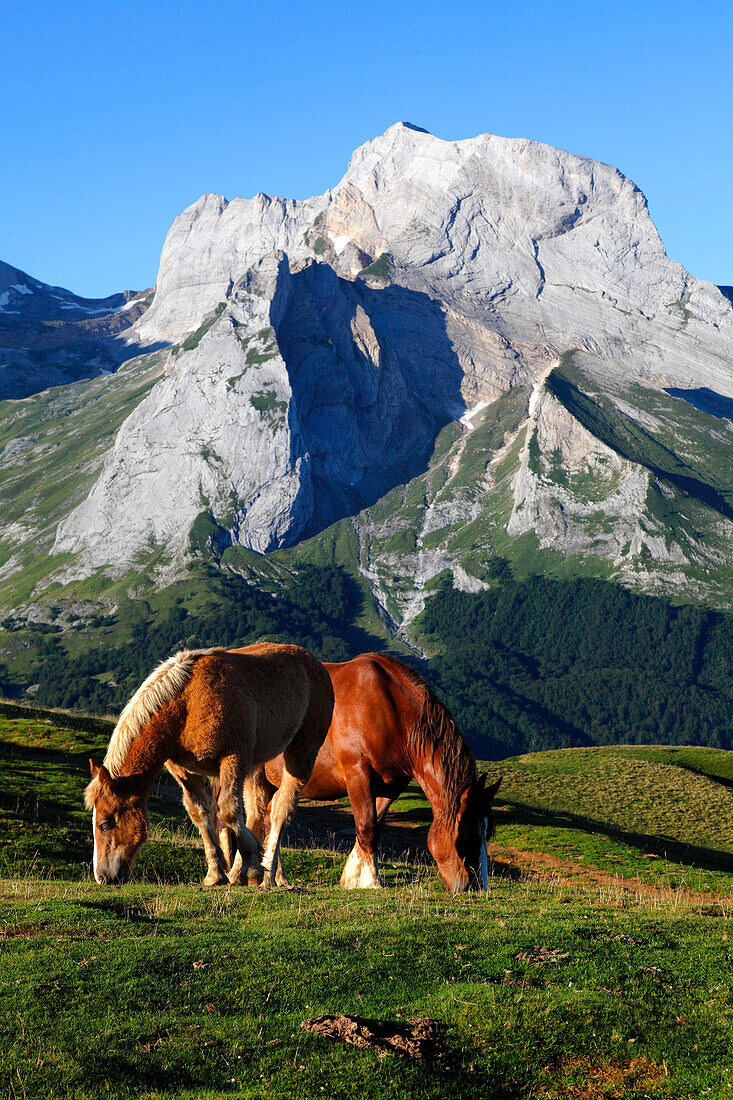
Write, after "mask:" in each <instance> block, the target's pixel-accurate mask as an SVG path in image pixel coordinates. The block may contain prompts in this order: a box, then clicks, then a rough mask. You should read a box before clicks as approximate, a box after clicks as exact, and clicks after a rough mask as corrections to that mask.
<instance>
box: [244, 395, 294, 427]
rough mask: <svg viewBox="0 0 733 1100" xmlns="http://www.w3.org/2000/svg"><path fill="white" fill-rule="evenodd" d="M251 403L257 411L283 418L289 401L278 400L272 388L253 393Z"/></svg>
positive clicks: (277, 418)
mask: <svg viewBox="0 0 733 1100" xmlns="http://www.w3.org/2000/svg"><path fill="white" fill-rule="evenodd" d="M249 403H250V405H251V406H252V408H253V409H256V410H257V412H259V413H262V414H263V415H264V416H267V417H271V418H273V419H275V420H282V419H283V417H284V416H285V413H286V412H287V408H288V406H287V402H286V401H278V399H277V397H276V396H275V394H274V393H273V392H272V391H271V390H260V391H259V393H253V394H252V396H251V397H250V399H249Z"/></svg>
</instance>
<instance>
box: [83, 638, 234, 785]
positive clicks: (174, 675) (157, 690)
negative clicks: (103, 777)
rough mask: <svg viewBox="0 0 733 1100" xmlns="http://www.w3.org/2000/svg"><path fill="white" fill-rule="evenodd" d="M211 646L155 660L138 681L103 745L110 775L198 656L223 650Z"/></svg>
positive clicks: (182, 683)
mask: <svg viewBox="0 0 733 1100" xmlns="http://www.w3.org/2000/svg"><path fill="white" fill-rule="evenodd" d="M223 652H225V650H223V649H221V648H220V647H216V648H214V649H182V650H181V651H180V652H179V653H176V654H175V656H174V657H169V658H168V660H167V661H163V662H162V664H159V665H158V667H157V668H156V669H154V670H153V672H151V673H150V675H149V676H148V678H147V679H146V680H143V682H142V683H141V684H140V687H139V688H138V689H137V691H136V692H135V694H134V695H133V697H132V699H130V701H129V703H127V705H126V706H125V709H124V710H123V711H122V714H121V715H120V717H119V719H118V721H117V725H116V726H115V728H114V730H113V731H112V736H111V737H110V739H109V745H108V746H107V755H106V756H105V758H104V766H105V768H106V769H107V771H108V772H109V773H110V775H113V776H114V775H117V774H118V773H119V770H120V768H121V767H122V765H123V764H124V762H125V757H126V756H127V754H128V752H129V751H130V746H131V745H132V743H133V741H134V740H135V738H136V737H137V736H138V734H139V733H140V732H141V730H143V729H144V728H145V726H146V725H147V723H148V722H149V721H150V719H151V718H152V717H153V715H154V714H157V712H158V711H159V710H160V708H161V707H162V706H164V705H165V704H166V703H168V702H170V700H171V699H174V698H175V697H176V695H178V694H179V693H180V692H181V691H183V689H184V687H185V686H186V684H187V683H188V681H189V680H190V679H191V672H192V670H193V666H194V664H195V662H196V661H197V659H198V658H199V657H204V656H206V655H207V654H209V653H223Z"/></svg>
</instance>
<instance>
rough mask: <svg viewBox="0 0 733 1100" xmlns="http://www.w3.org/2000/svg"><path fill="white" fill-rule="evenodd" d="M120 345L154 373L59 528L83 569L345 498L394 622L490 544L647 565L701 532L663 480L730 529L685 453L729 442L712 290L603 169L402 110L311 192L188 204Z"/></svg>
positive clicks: (493, 549)
mask: <svg viewBox="0 0 733 1100" xmlns="http://www.w3.org/2000/svg"><path fill="white" fill-rule="evenodd" d="M16 275H17V273H16ZM14 277H15V276H14ZM9 285H10V284H9ZM14 285H15V284H14ZM0 290H2V287H0ZM15 292H16V297H12V295H11V296H10V297H8V302H7V304H8V305H12V306H13V307H14V306H15V304H16V301H17V294H21V295H22V297H23V300H24V301H25V298H27V297H28V295H27V294H24V293H23V291H22V290H21V291H18V290H17V286H16V290H15ZM125 338H126V340H127V342H128V343H129V344H130V346H132V345H133V343H136V344H137V346H141V347H142V346H144V347H150V346H161V345H168V347H169V351H168V353H167V362H166V369H165V375H164V377H163V378H162V379H161V380H160V381H159V382H158V383H157V384H156V385H155V386H154V387H153V389H152V390H151V391H150V392H149V393H148V394H147V396H146V397H144V399H143V400H142V401H141V402H140V403H139V404H138V405H137V407H136V408H135V409H134V411H133V412H132V413H131V414H130V416H129V417H128V419H127V420H126V421H125V422H124V423H123V425H122V427H121V429H120V431H119V433H118V435H117V438H116V442H115V445H114V447H113V449H112V450H111V451H109V452H108V454H107V457H106V460H105V462H104V466H103V469H102V471H101V473H100V474H99V476H98V478H97V480H96V482H95V483H94V485H93V486H92V488H91V491H90V492H89V494H88V495H87V496H86V499H84V500H82V501H81V502H80V503H77V505H76V507H75V508H74V509H73V510H71V511H70V513H69V514H68V515H67V517H66V518H65V519H64V520H63V521H62V522H61V524H60V525H59V527H58V531H57V534H56V540H55V544H54V548H53V549H54V551H56V552H65V553H71V554H74V555H76V558H75V559H74V563H73V565H72V566H71V567H70V568H71V569H72V570H76V571H77V573H78V574H80V575H84V574H86V573H89V572H91V571H92V570H94V569H97V568H100V567H103V568H105V569H108V570H111V571H112V572H116V573H123V572H124V571H125V570H127V569H129V568H130V567H131V566H132V565H133V564H134V563H135V562H136V561H138V559H140V557H141V556H143V557H144V556H145V555H149V554H151V553H153V552H155V553H157V554H160V553H163V554H164V555H168V557H169V558H170V559H172V560H174V561H177V562H182V561H183V560H184V559H185V558H186V556H187V554H189V553H190V552H191V547H192V541H191V540H192V538H193V542H194V543H195V542H196V539H197V538H198V537H199V536H200V535H201V533H202V532H208V534H207V538H208V540H209V545H210V546H212V547H213V548H214V549H215V550H216V549H218V550H221V548H222V547H226V546H228V545H240V546H243V547H247V548H249V549H252V550H255V551H258V552H261V553H264V552H267V551H270V550H273V549H276V548H278V547H285V546H292V545H294V544H296V543H298V542H300V541H302V540H303V539H305V538H308V537H310V536H314V535H317V534H318V533H319V532H320V531H322V530H323V529H324V528H325V527H327V526H328V525H329V524H332V523H334V522H335V521H339V520H343V519H344V517H351V519H350V522H351V523H352V525H353V528H354V530H355V531H356V533H357V537H358V540H359V546H360V551H359V554H360V557H359V567H360V568H361V570H362V572H363V574H364V576H365V577H366V578H367V579H368V581H369V584H370V585H371V586H372V588H373V590H374V591H375V592H376V593H377V594H378V597H379V599H380V602H382V603H383V605H384V607H385V608H386V609H387V611H388V614H389V615H390V616H391V617H392V618H393V619H394V620H395V621H396V622H397V623H398V624H399V623H400V622H402V621H403V620H405V621H406V620H409V618H410V617H411V616H413V615H414V614H415V613H416V612H417V611H419V609H420V606H421V601H422V591H423V589H424V586H425V585H426V584H428V583H429V582H430V580H431V579H432V578H433V577H434V576H435V575H436V574H437V573H439V572H440V571H441V570H443V569H446V568H451V569H452V571H453V574H454V578H455V579H456V580H457V582H458V583H460V584H462V585H463V586H464V587H472V586H473V587H476V586H480V585H481V584H482V583H484V582H483V580H482V576H483V574H482V569H483V566H482V562H484V563H485V562H486V560H487V559H488V558H490V557H491V556H492V554H495V553H497V552H498V551H497V547H499V548H501V547H502V546H503V547H504V550H503V551H502V552H506V540H507V538H509V539H510V540H511V539H521V538H522V537H524V536H531V537H533V538H535V539H536V541H537V544H538V545H539V547H540V548H543V549H549V550H556V551H560V552H562V553H563V554H577V555H588V554H590V555H595V556H596V557H598V558H599V559H603V561H604V562H606V563H607V564H608V565H609V567H612V568H613V569H616V570H617V571H618V575H619V576H620V577H621V579H627V580H628V579H630V578H631V579H633V577H632V575H633V576H638V577H642V578H646V580H649V578H652V581H653V583H657V582H658V581H659V578H660V576H662V574H664V575H665V576H668V577H673V574H674V577H673V579H672V580H670V581H669V583H670V584H677V583H679V580H680V576H681V574H680V572H679V571H680V570H685V569H687V568H688V567H690V566H691V565H692V563H698V564H699V563H700V562H702V561H704V560H706V559H705V554H706V553H707V551H706V549H705V547H704V546H703V545H702V543H701V540H700V538H699V537H698V536H697V535H696V534H695V533H694V531H695V530H699V525H700V522H701V521H700V515H698V514H697V512H696V513H695V518H694V521H693V519H692V518H691V519H690V525H689V530H687V528H686V529H685V532H681V531H677V532H676V533H672V534H670V526H669V523H668V521H667V519H665V518H664V517H665V515H667V514H668V513H669V510H670V508H672V504H670V501H671V500H672V498H674V501H678V498H679V501H682V503H681V504H680V508H681V509H682V511H684V510H685V509H686V508H687V505H688V503H689V507H690V508H691V509H692V510H693V511H694V510H695V509H699V508H707V509H712V511H711V512H710V516H711V517H712V518H711V520H710V524H711V529H712V528H713V527H714V529H715V537H716V540H718V542H717V544H716V545H717V548H716V550H715V552H714V554H713V551H712V550H711V551H710V553H711V554H713V556H715V555H716V554H717V555H718V558H722V556H724V555H725V553H727V549H726V548H727V547H728V545H729V543H730V542H733V528H731V518H732V517H733V511H731V514H730V515H729V514H728V511H729V510H730V509H729V507H728V504H727V497H726V493H727V485H725V484H723V483H722V482H721V481H720V478H719V477H718V475H717V474H716V473H715V471H714V470H712V469H708V468H707V467H706V468H705V469H703V466H704V463H703V466H701V465H700V462H699V453H698V450H699V448H698V444H699V440H700V439H702V438H705V437H706V434H705V433H706V432H707V433H712V435H714V436H715V439H716V447H717V448H718V449H719V453H720V454H728V455H729V454H730V451H729V450H728V448H729V447H730V444H731V443H733V435H732V434H731V431H730V430H729V428H728V420H722V421H721V420H717V421H716V420H715V417H714V416H713V415H708V413H705V412H700V411H699V410H701V409H706V408H707V409H708V410H709V411H710V410H712V412H713V413H714V412H715V410H717V411H718V413H720V410H721V409H722V410H723V415H724V416H725V415H727V412H726V410H727V409H728V408H729V407H731V408H733V405H731V406H729V405H727V404H726V402H727V401H729V400H730V399H733V308H732V307H731V303H730V301H729V300H728V298H727V297H726V296H724V295H723V294H722V293H721V292H720V291H719V290H718V288H716V287H714V286H712V285H711V284H708V283H703V282H700V281H698V280H696V279H694V278H693V277H692V276H690V275H689V274H688V273H687V272H686V271H685V270H684V268H682V267H681V266H680V264H678V263H675V262H674V261H672V260H670V259H669V258H668V257H667V255H666V253H665V250H664V247H663V245H662V242H661V241H660V239H659V236H658V234H657V232H656V229H655V228H654V225H653V224H652V222H651V219H650V217H649V213H648V210H647V205H646V200H645V199H644V196H643V195H642V194H641V192H640V191H639V190H638V188H636V187H635V186H634V184H633V183H632V182H631V181H630V180H628V179H626V178H625V177H624V176H622V175H621V174H620V173H619V172H618V171H617V170H616V169H614V168H612V167H609V166H608V165H604V164H599V163H597V162H594V161H590V160H587V159H585V158H582V157H576V156H572V155H570V154H568V153H565V152H563V151H561V150H557V149H552V148H550V147H548V146H546V145H541V144H538V143H536V142H532V141H524V140H514V139H505V138H500V137H495V136H493V135H491V134H484V135H482V136H480V137H477V138H474V139H471V140H467V141H459V142H446V141H442V140H439V139H438V138H435V137H433V136H432V135H430V134H428V133H426V132H425V131H423V130H419V129H417V128H416V127H413V126H410V125H408V124H404V123H399V124H397V125H395V126H393V127H391V128H390V129H389V130H388V131H387V132H386V133H385V134H383V135H382V136H381V137H378V138H376V139H375V140H374V141H371V142H368V143H367V144H366V145H364V146H362V147H361V148H360V149H358V150H357V151H356V152H355V153H354V155H353V157H352V159H351V163H350V164H349V167H348V170H347V172H346V175H345V176H344V178H343V179H342V181H341V182H340V183H339V184H338V185H337V186H336V187H335V188H334V190H332V191H328V192H326V194H324V195H322V196H319V197H316V198H313V199H309V200H307V201H305V202H294V201H290V200H285V199H279V198H270V197H268V196H266V195H262V194H260V195H256V196H255V197H254V198H253V199H248V200H245V199H234V200H232V201H231V202H227V200H226V199H224V198H223V197H221V196H218V195H205V196H203V197H202V198H201V199H199V201H198V202H196V203H195V204H194V205H193V206H191V207H189V209H187V210H185V211H184V212H183V213H182V214H181V215H180V216H179V217H178V218H177V219H176V221H175V222H174V224H173V226H172V227H171V230H170V232H169V234H168V237H167V239H166V242H165V246H164V248H163V253H162V257H161V263H160V271H159V275H158V283H157V287H156V291H155V296H154V298H153V300H152V303H151V304H150V306H149V308H148V309H147V310H146V311H145V312H144V313H143V314H142V315H141V316H140V317H139V318H138V319H137V320H136V321H135V324H134V326H133V327H132V329H131V330H130V332H129V333H127V334H126V337H125ZM563 387H565V388H564V389H563ZM599 395H600V396H599ZM701 395H702V396H701ZM680 398H686V399H687V400H688V401H689V404H688V403H686V402H685V401H681V400H680ZM599 402H600V404H599ZM603 402H606V404H603ZM706 402H707V404H706ZM609 403H610V404H609ZM693 406H694V408H693ZM594 409H595V410H596V411H595V412H594ZM696 410H698V411H696ZM690 417H693V420H694V417H698V419H697V420H694V422H693V420H690ZM700 417H703V420H700V419H699V418H700ZM705 417H707V419H704V418H705ZM675 432H681V433H682V437H683V438H684V437H685V433H688V432H690V433H692V435H691V436H690V438H691V439H692V438H693V436H694V438H695V440H696V441H697V442H696V443H695V445H694V446H693V445H692V444H690V445H689V446H687V450H685V447H684V446H681V447H677V445H676V444H675V443H674V438H675ZM670 433H671V434H670ZM696 433H697V434H696ZM662 439H663V440H664V442H663V443H662V442H660V440H662ZM650 441H651V442H650ZM655 447H656V448H657V450H655ZM659 448H661V450H659ZM662 452H664V454H662ZM693 452H694V453H693ZM664 455H667V457H666V458H665V457H664ZM670 455H671V458H670V457H669V456H670ZM696 455H697V457H696ZM696 463H697V465H696ZM682 467H684V470H685V471H686V472H684V471H683V470H682ZM716 478H717V480H716ZM408 482H409V483H410V485H411V486H412V489H410V491H409V492H403V488H404V486H405V485H407V483H408ZM696 486H697V488H696ZM401 487H402V488H401ZM705 487H706V488H705ZM731 488H732V489H733V486H731ZM401 493H402V494H403V495H402V496H400V494H401ZM675 494H677V496H675ZM680 494H681V496H680ZM706 494H707V495H706ZM652 500H653V501H656V504H654V507H652V504H650V501H652ZM663 500H666V501H667V504H665V505H664V507H663V506H662V504H660V503H659V502H660V501H663ZM685 502H687V503H685ZM675 507H676V505H675ZM665 508H666V509H667V512H665V511H664V509H665ZM691 514H692V513H690V515H691ZM705 514H706V515H707V514H708V513H707V512H706V513H705ZM696 525H697V526H696ZM703 527H704V524H703ZM675 570H677V573H674V571H675ZM665 571H666V572H665ZM670 571H671V572H670ZM390 578H391V580H390ZM395 578H397V582H398V583H396V582H395ZM395 583H396V588H395ZM650 583H651V582H650ZM390 585H392V589H391V590H390Z"/></svg>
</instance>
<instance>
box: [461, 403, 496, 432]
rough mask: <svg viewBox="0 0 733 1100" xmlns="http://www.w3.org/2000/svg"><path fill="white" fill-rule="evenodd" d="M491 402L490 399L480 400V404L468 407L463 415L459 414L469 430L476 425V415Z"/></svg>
mask: <svg viewBox="0 0 733 1100" xmlns="http://www.w3.org/2000/svg"><path fill="white" fill-rule="evenodd" d="M489 404H490V402H489V401H479V403H478V405H474V406H473V408H472V409H466V411H465V412H464V414H463V416H459V417H458V419H459V420H460V422H461V424H463V426H464V427H466V428H468V430H469V431H470V432H472V431H473V429H474V427H475V425H474V424H473V418H474V416H476V415H477V414H478V413H480V412H481V410H482V409H485V408H486V407H487V406H488V405H489Z"/></svg>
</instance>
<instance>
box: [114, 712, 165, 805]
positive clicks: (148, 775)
mask: <svg viewBox="0 0 733 1100" xmlns="http://www.w3.org/2000/svg"><path fill="white" fill-rule="evenodd" d="M156 718H157V715H155V716H154V717H153V718H152V719H151V720H150V721H149V722H148V724H147V725H146V726H145V727H144V728H143V729H142V730H141V731H140V733H139V734H138V735H137V737H136V738H135V739H134V741H133V742H132V744H131V745H130V747H129V749H128V750H127V753H126V755H125V759H124V761H123V763H122V765H121V766H120V768H119V769H118V772H117V774H118V775H119V776H129V777H131V778H132V777H134V778H135V779H137V780H138V781H139V783H140V786H141V787H142V788H143V789H144V790H145V791H148V790H150V788H151V787H152V785H153V783H154V782H155V780H156V779H157V777H158V775H159V774H160V772H161V771H162V769H163V765H164V764H165V762H166V760H167V759H168V757H169V755H170V743H169V738H168V737H166V736H165V733H166V730H165V727H163V728H161V726H162V723H161V722H159V721H156Z"/></svg>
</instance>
